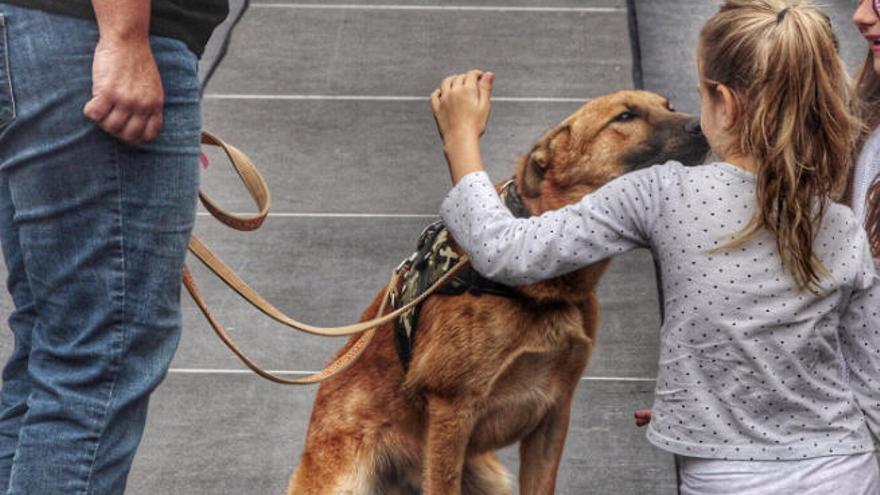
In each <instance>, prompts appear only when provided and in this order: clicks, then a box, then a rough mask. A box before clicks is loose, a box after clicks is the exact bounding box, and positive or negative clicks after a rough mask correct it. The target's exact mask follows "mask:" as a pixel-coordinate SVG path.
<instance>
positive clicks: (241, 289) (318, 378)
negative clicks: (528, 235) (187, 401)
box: [183, 131, 468, 385]
mask: <svg viewBox="0 0 880 495" xmlns="http://www.w3.org/2000/svg"><path fill="white" fill-rule="evenodd" d="M202 144H206V145H211V146H218V147H220V148H221V149H223V151H224V152H225V153H226V156H227V157H228V158H229V161H230V163H231V164H232V166H233V168H235V171H236V172H237V173H238V176H239V177H240V178H241V180H242V182H243V183H244V185H245V188H246V189H247V190H248V193H249V194H250V196H251V198H252V199H253V200H254V202H255V203H256V205H257V207H258V209H259V212H258V213H256V214H252V215H238V214H234V213H231V212H229V211H226V210H225V209H223V208H222V207H221V206H220V205H218V204H217V203H216V202H215V201H213V200H212V199H211V198H210V197H208V196H207V195H206V194H205V193H204V192H202V191H201V190H200V191H199V199H200V200H201V201H202V204H203V205H205V208H206V209H207V210H208V211H209V212H210V213H211V215H212V216H214V217H215V218H216V219H217V220H219V221H220V222H222V223H223V224H224V225H226V226H228V227H231V228H233V229H235V230H240V231H252V230H256V229H258V228H259V227H260V226H261V225H262V224H263V221H264V220H265V219H266V217H267V216H268V214H269V206H270V204H271V195H270V193H269V188H268V186H267V185H266V181H265V179H263V177H262V176H261V175H260V173H259V171H258V170H257V168H256V167H255V166H254V164H253V162H251V160H250V159H249V158H248V157H247V155H245V154H244V153H242V152H241V151H240V150H239V149H238V148H236V147H235V146H232V145H229V144H227V143H225V142H224V141H223V140H222V139H220V138H218V137H216V136H214V135H213V134H210V133H208V132H206V131H202ZM189 250H190V252H192V253H193V254H194V255H195V256H196V257H197V258H198V259H199V260H200V261H201V262H202V263H204V264H205V266H207V267H208V269H210V270H211V271H212V272H213V273H214V274H215V275H217V276H218V277H219V278H220V279H221V280H222V281H223V282H225V283H226V285H228V286H229V287H230V288H232V290H234V291H235V292H236V293H238V294H239V295H240V296H241V297H243V298H244V299H245V300H246V301H248V302H249V303H251V304H252V305H253V306H254V307H256V308H257V309H259V310H260V311H262V312H263V313H265V314H266V315H268V316H269V317H270V318H272V319H274V320H275V321H278V322H279V323H282V324H284V325H286V326H289V327H291V328H293V329H296V330H299V331H302V332H306V333H310V334H313V335H324V336H330V337H338V336H343V335H354V334H360V335H359V337H358V338H357V340H356V341H355V342H354V343H353V344H352V345H351V346H350V347H349V348H348V349H347V350H346V351H345V352H344V353H342V354H340V355H339V356H337V357H336V358H334V359H333V360H331V362H330V364H328V365H327V366H326V367H325V368H324V369H323V370H322V371H320V372H318V373H315V374H313V375H310V376H307V377H305V378H300V379H289V378H284V377H281V376H278V375H276V374H273V373H271V372H269V371H266V370H265V369H263V368H261V367H260V366H259V365H257V364H256V363H255V362H254V361H253V360H251V359H250V358H249V357H248V356H247V355H246V354H245V353H244V352H243V351H242V350H241V348H240V347H239V346H238V345H236V343H235V342H234V341H233V340H232V338H231V337H230V336H229V334H228V333H227V332H226V331H225V330H224V329H223V326H222V325H220V323H219V322H218V321H217V319H216V318H215V317H214V315H213V314H212V313H211V311H210V309H209V308H208V305H207V303H206V302H205V300H204V298H203V297H202V295H201V292H200V291H199V288H198V286H197V285H196V282H195V279H194V278H193V276H192V273H191V272H190V271H189V268H188V267H184V271H183V285H184V286H185V287H186V289H187V291H188V292H189V293H190V295H191V296H192V298H193V300H194V301H195V303H196V305H197V306H198V307H199V309H201V311H202V313H203V314H204V315H205V318H207V320H208V323H210V325H211V328H212V329H213V330H214V332H215V333H216V334H217V336H218V337H220V340H221V341H223V343H224V344H225V345H226V346H227V347H228V348H229V349H230V350H231V351H232V352H233V353H234V354H235V355H236V356H238V358H239V359H240V360H241V362H242V363H244V364H245V366H247V367H248V368H250V369H251V370H252V371H253V372H254V373H256V374H257V375H259V376H261V377H263V378H265V379H267V380H270V381H273V382H275V383H280V384H284V385H310V384H314V383H319V382H322V381H324V380H327V379H329V378H331V377H333V376H335V375H336V374H338V373H340V372H342V371H343V370H345V369H346V368H348V367H349V366H351V365H352V364H353V363H354V362H355V361H357V359H358V358H359V357H360V355H361V354H363V352H364V350H366V348H367V346H368V344H369V343H370V341H371V339H372V338H373V334H374V333H375V329H376V328H377V327H379V326H381V325H384V324H386V323H388V322H390V321H392V320H394V319H396V318H397V317H398V316H400V315H401V314H402V313H404V312H406V311H408V310H409V309H410V308H412V307H413V306H415V305H417V304H420V303H421V302H422V301H424V300H425V299H426V298H427V297H428V296H430V295H431V294H432V293H434V291H436V290H437V289H438V288H440V287H442V286H443V285H444V284H446V282H448V281H449V280H450V279H452V278H453V277H454V276H455V275H457V274H458V273H459V272H460V271H461V270H462V269H464V268H465V267H466V266H467V264H468V258H467V257H466V256H462V258H461V260H460V261H459V262H458V263H457V264H456V265H455V266H454V267H453V268H452V270H450V271H449V272H448V273H446V274H445V275H444V276H443V277H441V278H440V279H438V280H437V282H436V283H434V285H432V286H431V287H429V288H428V290H426V291H425V292H424V293H423V294H422V295H420V296H419V297H417V298H416V299H414V300H412V301H410V302H409V303H408V304H406V305H404V306H402V307H400V308H398V309H397V310H395V311H392V312H391V313H388V314H384V312H385V309H386V307H387V306H388V304H389V303H391V304H392V306H393V298H394V297H395V294H396V291H397V287H398V285H399V280H400V275H401V273H403V272H404V271H405V270H407V269H409V266H408V264H407V261H404V262H403V263H401V264H400V265H399V266H398V267H397V268H396V269H395V270H394V273H393V274H392V276H391V281H390V282H389V283H388V286H387V287H386V289H385V295H384V297H383V298H382V305H381V306H380V308H379V312H378V315H379V316H378V317H376V318H373V319H371V320H368V321H364V322H360V323H356V324H353V325H346V326H341V327H317V326H313V325H308V324H305V323H301V322H299V321H296V320H295V319H293V318H291V317H289V316H288V315H286V314H285V313H284V312H283V311H281V310H279V309H278V308H276V307H275V306H273V305H272V304H270V303H269V302H268V301H266V300H265V299H264V298H263V297H262V296H261V295H260V294H259V293H257V292H256V291H255V290H253V289H252V288H251V287H249V286H248V285H247V284H246V283H245V282H244V281H243V280H242V279H241V278H240V277H239V276H238V275H237V274H236V273H235V272H234V271H232V270H231V269H230V268H229V267H228V266H227V265H226V264H225V263H223V261H222V260H220V258H218V257H217V256H216V255H214V253H212V252H211V250H210V249H208V247H207V246H206V245H205V244H204V243H203V242H202V241H201V240H200V239H199V238H198V237H196V236H195V235H193V236H192V238H191V239H190V242H189Z"/></svg>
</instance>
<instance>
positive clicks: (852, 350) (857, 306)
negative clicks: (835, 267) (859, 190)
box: [840, 232, 880, 438]
mask: <svg viewBox="0 0 880 495" xmlns="http://www.w3.org/2000/svg"><path fill="white" fill-rule="evenodd" d="M862 237H863V238H864V237H865V235H864V232H862ZM863 243H864V245H865V250H864V251H865V253H864V255H863V263H862V273H861V274H860V276H859V277H858V280H857V281H856V285H857V287H856V289H855V290H854V291H853V293H852V295H851V297H850V300H849V304H848V305H847V308H846V311H845V312H844V314H843V318H842V319H841V331H840V335H841V339H840V340H841V349H842V351H843V355H844V358H845V359H846V364H847V369H848V371H849V381H850V386H851V387H852V390H853V393H854V394H855V398H856V402H857V403H858V405H859V407H860V408H861V409H862V411H863V413H864V414H865V419H866V420H867V423H868V428H869V429H870V430H871V433H873V434H874V437H875V438H880V279H878V277H877V274H876V272H875V270H874V265H873V261H872V260H871V254H870V250H869V248H868V243H867V239H864V240H863Z"/></svg>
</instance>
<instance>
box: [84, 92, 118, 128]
mask: <svg viewBox="0 0 880 495" xmlns="http://www.w3.org/2000/svg"><path fill="white" fill-rule="evenodd" d="M111 110H113V103H112V102H111V101H110V100H109V99H107V98H104V97H103V96H101V95H95V96H93V97H92V99H91V100H89V102H88V103H86V105H85V106H84V107H83V115H85V116H86V118H88V119H89V120H92V121H94V122H100V121H102V120H104V118H105V117H107V115H109V114H110V111H111Z"/></svg>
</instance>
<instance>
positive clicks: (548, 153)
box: [520, 125, 571, 198]
mask: <svg viewBox="0 0 880 495" xmlns="http://www.w3.org/2000/svg"><path fill="white" fill-rule="evenodd" d="M570 136H571V128H570V127H569V126H567V125H566V126H564V127H561V128H559V129H556V130H555V131H553V132H552V133H550V134H548V135H547V136H545V137H544V139H542V140H541V141H540V142H538V144H537V145H536V146H535V148H534V149H533V150H532V152H531V153H529V156H528V158H527V159H526V165H525V168H524V169H523V177H522V188H523V190H522V191H520V193H521V194H522V195H523V196H526V197H529V198H534V197H537V196H540V194H541V182H543V181H544V175H545V174H546V173H547V171H548V170H550V168H552V164H553V162H554V161H555V160H556V159H557V158H558V155H559V154H560V153H561V152H562V151H563V150H564V149H565V148H566V147H567V146H568V140H569V137H570Z"/></svg>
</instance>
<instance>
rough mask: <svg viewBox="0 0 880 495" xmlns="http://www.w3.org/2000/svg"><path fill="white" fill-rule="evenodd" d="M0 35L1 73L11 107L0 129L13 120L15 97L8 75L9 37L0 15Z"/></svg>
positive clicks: (1, 121) (4, 19)
mask: <svg viewBox="0 0 880 495" xmlns="http://www.w3.org/2000/svg"><path fill="white" fill-rule="evenodd" d="M0 35H2V36H3V39H2V40H0V41H2V43H3V64H4V65H3V67H4V71H3V72H4V75H5V79H6V86H7V89H8V90H9V104H10V105H12V115H10V116H9V120H3V119H0V127H2V126H5V125H6V124H8V123H9V122H12V121H13V120H15V115H16V112H15V95H13V94H12V75H11V74H10V73H9V70H10V68H9V37H8V36H7V34H6V17H5V16H3V15H0Z"/></svg>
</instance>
